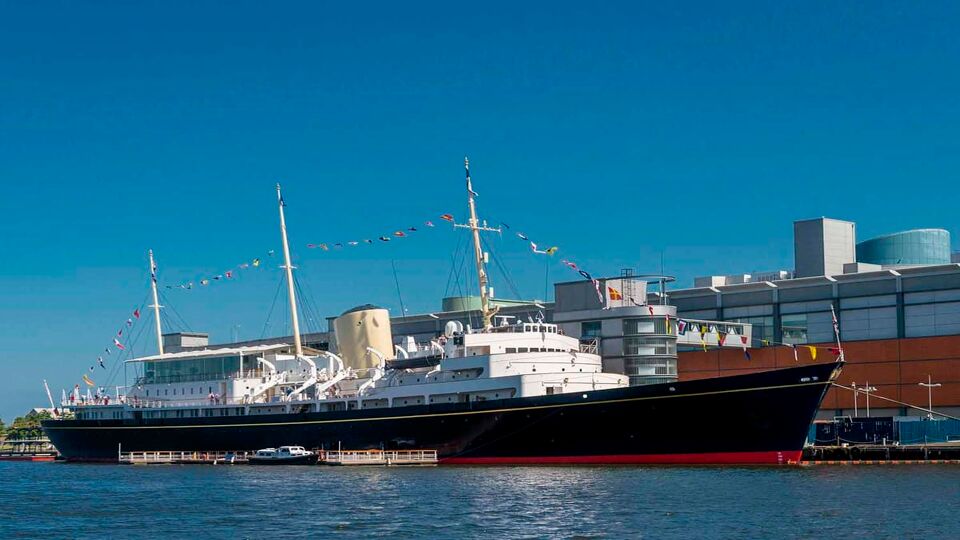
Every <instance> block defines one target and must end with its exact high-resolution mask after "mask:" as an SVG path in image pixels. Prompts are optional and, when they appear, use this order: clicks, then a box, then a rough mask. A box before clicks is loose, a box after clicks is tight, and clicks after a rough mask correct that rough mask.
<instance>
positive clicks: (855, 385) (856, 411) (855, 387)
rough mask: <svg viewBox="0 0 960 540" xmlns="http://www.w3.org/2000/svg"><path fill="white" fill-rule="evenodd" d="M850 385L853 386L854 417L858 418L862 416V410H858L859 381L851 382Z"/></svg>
mask: <svg viewBox="0 0 960 540" xmlns="http://www.w3.org/2000/svg"><path fill="white" fill-rule="evenodd" d="M850 387H851V388H853V417H854V418H856V417H858V416H860V412H859V411H858V410H857V392H858V391H857V383H856V381H854V382H852V383H850Z"/></svg>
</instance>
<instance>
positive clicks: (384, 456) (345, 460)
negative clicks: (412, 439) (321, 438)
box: [320, 450, 438, 466]
mask: <svg viewBox="0 0 960 540" xmlns="http://www.w3.org/2000/svg"><path fill="white" fill-rule="evenodd" d="M320 463H321V464H323V465H351V466H353V465H382V466H396V465H422V466H431V465H436V464H437V463H438V459H437V451H436V450H334V451H330V452H324V453H322V454H321V455H320Z"/></svg>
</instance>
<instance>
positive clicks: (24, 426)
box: [6, 411, 52, 439]
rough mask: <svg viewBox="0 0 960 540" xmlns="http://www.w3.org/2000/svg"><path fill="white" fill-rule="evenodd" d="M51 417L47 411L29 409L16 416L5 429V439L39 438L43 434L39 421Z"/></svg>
mask: <svg viewBox="0 0 960 540" xmlns="http://www.w3.org/2000/svg"><path fill="white" fill-rule="evenodd" d="M49 418H52V416H51V414H50V412H49V411H40V412H36V411H30V412H28V413H27V414H25V415H24V416H18V417H17V418H15V419H14V420H13V423H12V424H10V427H8V428H7V429H6V436H7V439H39V438H40V437H42V436H43V430H42V429H41V428H40V421H41V420H47V419H49Z"/></svg>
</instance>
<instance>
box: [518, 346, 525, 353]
mask: <svg viewBox="0 0 960 540" xmlns="http://www.w3.org/2000/svg"><path fill="white" fill-rule="evenodd" d="M517 352H521V353H524V352H527V348H526V347H519V348H518V349H517Z"/></svg>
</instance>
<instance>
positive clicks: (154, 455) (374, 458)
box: [117, 450, 439, 467]
mask: <svg viewBox="0 0 960 540" xmlns="http://www.w3.org/2000/svg"><path fill="white" fill-rule="evenodd" d="M255 453H256V452H253V451H249V450H246V451H245V450H238V451H233V452H224V451H209V452H204V451H176V450H154V451H146V452H118V454H117V462H118V463H120V464H123V465H232V464H237V465H246V464H248V463H249V458H250V456H252V455H254V454H255ZM438 462H439V459H438V457H437V451H436V450H332V451H323V450H321V451H320V459H319V461H318V462H317V463H318V464H319V465H338V466H357V465H366V466H382V467H388V466H389V467H392V466H432V465H436V464H437V463H438Z"/></svg>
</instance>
